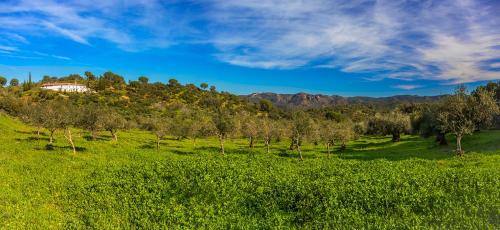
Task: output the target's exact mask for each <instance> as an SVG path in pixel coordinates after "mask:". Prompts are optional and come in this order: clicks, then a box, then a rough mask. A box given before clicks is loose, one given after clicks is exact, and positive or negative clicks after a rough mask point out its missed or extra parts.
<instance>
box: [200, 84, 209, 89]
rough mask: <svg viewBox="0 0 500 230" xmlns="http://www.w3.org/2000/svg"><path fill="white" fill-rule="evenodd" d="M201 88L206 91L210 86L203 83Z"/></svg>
mask: <svg viewBox="0 0 500 230" xmlns="http://www.w3.org/2000/svg"><path fill="white" fill-rule="evenodd" d="M200 88H202V89H204V90H206V89H207V88H208V84H207V83H201V84H200Z"/></svg>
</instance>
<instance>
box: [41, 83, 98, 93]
mask: <svg viewBox="0 0 500 230" xmlns="http://www.w3.org/2000/svg"><path fill="white" fill-rule="evenodd" d="M42 89H46V90H53V91H61V92H77V93H83V92H87V91H89V89H88V88H87V87H86V86H84V85H48V86H42Z"/></svg>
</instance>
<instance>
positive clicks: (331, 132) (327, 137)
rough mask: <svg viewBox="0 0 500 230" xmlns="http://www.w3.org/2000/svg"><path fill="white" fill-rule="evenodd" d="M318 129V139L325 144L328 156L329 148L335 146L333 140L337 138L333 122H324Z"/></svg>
mask: <svg viewBox="0 0 500 230" xmlns="http://www.w3.org/2000/svg"><path fill="white" fill-rule="evenodd" d="M319 127H320V129H319V139H320V141H321V142H323V143H324V144H325V146H326V151H327V153H328V154H330V147H331V146H333V145H335V138H336V137H337V136H336V133H335V131H336V126H335V122H332V121H325V122H323V123H321V124H320V126H319Z"/></svg>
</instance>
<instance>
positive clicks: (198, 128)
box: [188, 111, 215, 146]
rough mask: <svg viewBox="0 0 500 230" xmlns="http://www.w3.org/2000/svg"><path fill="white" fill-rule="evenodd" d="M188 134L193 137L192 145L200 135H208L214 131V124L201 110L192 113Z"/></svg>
mask: <svg viewBox="0 0 500 230" xmlns="http://www.w3.org/2000/svg"><path fill="white" fill-rule="evenodd" d="M191 121H192V122H190V127H189V132H188V136H189V137H191V139H193V145H194V146H196V140H197V139H199V138H202V137H208V136H210V135H212V133H214V129H215V128H214V126H213V123H212V121H211V118H210V117H209V116H207V115H205V113H203V112H201V111H197V112H195V113H193V114H192V120H191Z"/></svg>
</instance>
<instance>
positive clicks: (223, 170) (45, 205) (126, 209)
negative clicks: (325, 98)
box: [0, 115, 500, 229]
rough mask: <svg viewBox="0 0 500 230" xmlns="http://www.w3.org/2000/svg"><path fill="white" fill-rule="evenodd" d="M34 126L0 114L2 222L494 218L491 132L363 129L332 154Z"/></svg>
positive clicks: (495, 143)
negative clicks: (426, 135) (438, 135)
mask: <svg viewBox="0 0 500 230" xmlns="http://www.w3.org/2000/svg"><path fill="white" fill-rule="evenodd" d="M34 131H35V129H34V128H33V127H28V126H25V125H23V124H22V123H21V122H19V121H16V120H13V119H11V118H8V117H6V116H5V115H0V143H1V145H0V228H2V229H3V228H6V229H23V228H42V229H51V228H70V227H77V228H85V227H88V228H99V229H102V228H155V227H158V228H159V227H171V228H177V227H181V226H184V227H198V228H205V227H207V228H208V227H209V228H269V227H279V226H281V227H284V228H289V227H292V228H294V227H313V226H315V227H325V228H349V227H353V228H361V227H367V226H376V227H379V228H413V227H419V226H420V227H429V226H434V227H447V228H498V227H499V211H498V197H500V186H499V184H500V182H499V181H500V176H499V175H500V167H499V166H500V131H481V132H480V133H477V134H475V135H473V136H468V137H467V138H465V139H464V140H463V147H464V149H465V150H466V151H467V152H466V154H465V156H464V157H461V158H460V157H456V156H455V155H454V154H453V149H454V146H453V141H454V140H453V137H451V136H450V137H449V142H450V146H448V147H440V146H438V145H437V144H436V143H434V142H433V139H432V138H430V139H423V138H420V137H417V136H403V138H402V141H401V142H399V143H392V142H391V141H390V137H363V138H361V139H359V140H356V141H352V142H350V143H349V145H348V147H347V149H346V150H345V151H342V152H341V151H339V149H338V147H335V148H334V150H333V151H332V154H331V155H328V154H326V149H325V147H324V146H322V145H317V146H316V145H313V144H310V143H307V144H306V145H304V146H303V151H304V158H305V160H304V161H300V160H299V159H298V154H297V153H296V152H294V151H289V150H288V145H289V142H288V140H286V139H283V140H282V141H281V142H279V143H274V144H273V145H272V147H271V153H270V154H267V153H266V152H265V148H264V146H263V144H262V143H258V144H257V145H256V147H255V148H254V149H250V148H248V142H247V140H245V139H235V140H230V141H228V142H227V146H226V155H225V156H222V155H221V154H220V153H219V151H218V142H217V140H216V139H213V138H209V139H200V140H197V141H196V143H194V142H193V141H192V140H189V139H182V140H176V139H175V138H167V139H165V140H163V141H162V144H161V147H160V150H159V151H157V150H156V148H155V144H154V137H153V135H151V134H149V133H147V132H144V131H140V130H132V131H128V132H121V133H119V141H118V142H113V141H112V140H111V137H110V135H109V134H108V133H102V135H101V137H100V138H99V139H98V140H97V141H87V140H86V139H85V136H86V135H87V133H85V132H81V131H79V130H74V131H75V132H74V133H75V136H76V138H75V140H76V146H77V147H78V150H79V151H78V152H77V154H76V155H73V154H72V151H71V149H70V147H69V145H68V143H67V142H66V140H65V139H64V138H63V136H62V135H61V134H60V133H59V134H57V136H56V142H55V144H54V148H53V150H46V145H47V143H48V140H47V137H46V136H45V135H42V136H41V138H40V140H36V133H34Z"/></svg>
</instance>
